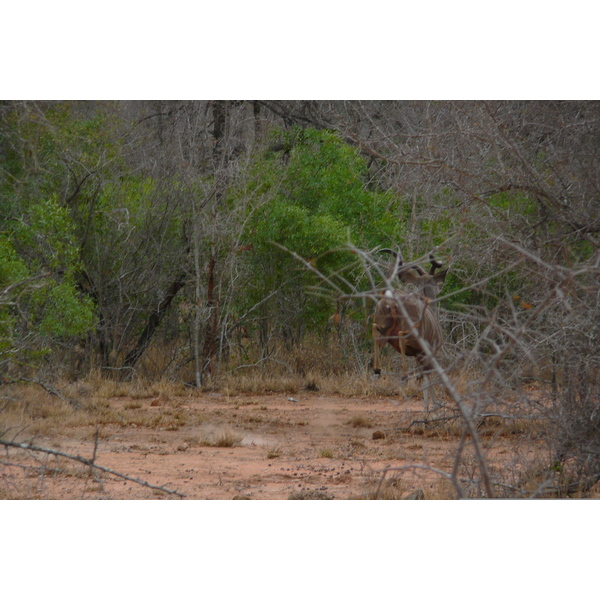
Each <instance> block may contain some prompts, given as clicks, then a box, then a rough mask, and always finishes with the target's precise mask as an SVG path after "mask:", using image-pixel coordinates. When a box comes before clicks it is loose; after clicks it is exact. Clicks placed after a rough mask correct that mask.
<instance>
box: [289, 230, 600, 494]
mask: <svg viewBox="0 0 600 600" xmlns="http://www.w3.org/2000/svg"><path fill="white" fill-rule="evenodd" d="M491 243H493V244H494V245H496V246H497V247H498V248H500V247H502V246H504V248H506V249H508V254H507V256H506V267H505V268H500V269H498V270H497V271H496V272H495V273H492V274H491V275H487V274H486V275H485V276H482V277H480V278H478V279H477V280H475V281H473V282H472V283H471V282H469V283H468V284H467V285H465V286H464V287H463V288H462V289H460V290H454V291H451V292H450V293H448V294H447V295H446V296H442V297H440V298H438V299H437V303H438V304H439V302H440V301H442V302H443V301H444V300H447V299H449V298H452V296H454V295H456V294H458V293H460V292H463V291H465V290H473V289H476V290H483V289H484V288H485V286H486V285H488V284H489V283H490V282H492V283H493V282H494V279H499V278H500V277H501V276H503V275H504V274H508V273H511V272H513V273H514V272H517V270H518V269H520V270H521V272H528V273H529V274H530V275H529V277H530V281H529V282H528V283H529V284H532V282H533V285H532V288H531V289H533V290H534V291H535V292H536V295H535V296H532V303H529V302H523V303H522V304H521V306H520V307H519V309H520V310H517V307H515V299H514V298H512V297H510V296H509V295H507V297H502V296H500V295H499V296H497V298H495V300H494V301H495V303H496V308H495V309H494V310H492V311H491V312H490V311H486V310H485V309H482V307H477V306H473V307H466V308H467V310H465V312H464V313H462V312H454V313H453V315H452V316H453V319H454V320H460V321H461V322H462V323H470V324H471V325H470V326H471V327H472V328H473V331H474V332H475V333H476V336H475V338H473V339H472V347H471V348H470V349H468V348H466V347H465V348H463V349H462V351H461V352H462V355H463V356H460V353H461V352H459V355H458V356H457V355H456V349H454V356H453V364H452V365H450V366H449V365H448V364H447V360H446V361H445V360H443V359H442V357H441V356H439V355H436V354H435V353H433V352H432V350H431V347H430V346H429V344H428V342H427V340H426V339H424V338H423V337H422V336H421V335H420V332H419V329H418V327H417V324H416V323H414V322H413V321H411V319H410V315H409V314H408V312H407V311H406V309H405V307H404V306H403V305H402V303H400V309H401V310H402V312H403V316H404V318H405V319H406V321H407V322H408V323H409V324H410V329H411V331H410V332H409V333H410V335H411V336H413V337H414V338H415V339H416V340H418V342H419V344H420V345H421V347H422V348H423V350H424V353H425V354H426V356H427V359H428V361H429V364H430V368H431V370H432V372H433V374H434V375H435V376H436V377H437V382H438V385H439V384H441V386H442V387H443V388H444V389H445V391H446V394H447V396H448V397H449V398H450V399H451V400H452V402H453V404H454V405H455V407H456V409H457V411H458V414H459V415H460V417H461V419H462V422H463V427H464V429H463V435H462V439H461V442H460V445H459V447H458V448H457V450H456V458H455V462H454V468H453V472H452V473H451V474H448V473H442V472H441V471H439V470H436V469H435V468H434V467H430V466H427V465H409V466H407V467H406V468H410V469H413V468H426V469H428V470H434V471H435V472H438V474H441V475H443V476H444V477H446V478H448V479H449V480H450V481H451V482H452V484H453V486H454V487H455V489H456V492H457V494H458V496H459V497H463V496H464V491H463V489H462V487H461V485H460V482H459V480H458V477H457V472H458V468H459V464H460V462H461V456H462V454H463V451H464V448H465V444H466V441H467V439H470V444H471V445H472V447H473V450H474V452H475V457H476V461H477V464H478V468H479V472H480V475H481V482H482V484H483V487H484V490H485V495H486V496H487V497H494V496H495V495H496V494H495V490H494V487H497V489H498V491H499V493H501V494H503V493H506V491H507V488H508V487H511V486H507V485H505V484H504V483H502V482H494V481H493V480H492V477H491V475H490V470H489V467H488V464H487V460H486V455H485V451H484V449H483V447H482V443H481V440H480V435H479V433H478V427H479V426H480V424H481V423H482V422H483V421H482V419H483V418H484V417H485V416H487V415H488V414H489V411H486V408H487V407H488V406H489V405H490V404H491V403H494V402H498V401H499V400H500V398H501V397H502V393H503V392H504V391H505V390H507V389H516V388H515V386H516V385H517V381H518V379H519V374H522V370H521V368H517V369H515V368H514V367H511V365H515V366H518V367H522V365H520V364H519V359H518V357H519V356H522V357H523V360H522V362H523V364H525V363H528V364H532V365H534V367H535V368H537V369H538V370H542V369H543V368H545V367H546V365H548V362H549V361H548V356H549V355H550V356H551V359H552V387H553V398H554V405H553V406H552V407H550V408H548V406H547V403H546V404H545V405H544V403H543V402H542V403H537V402H534V401H532V400H531V399H530V398H529V397H528V396H527V394H526V393H525V394H523V396H522V401H523V402H524V405H525V406H528V407H529V408H532V407H534V408H535V409H536V410H539V412H540V416H541V418H542V419H543V420H544V422H545V423H546V424H547V427H546V435H547V438H548V439H549V442H550V446H551V447H554V448H555V450H554V458H553V462H552V464H550V465H549V466H546V468H545V470H544V469H542V470H543V471H544V473H546V475H543V474H542V478H544V477H545V479H544V481H542V483H540V485H539V486H538V487H537V489H536V490H534V491H533V495H534V496H535V495H539V494H540V493H543V491H544V490H546V491H548V490H550V491H554V492H555V493H558V491H559V490H566V493H573V491H574V490H580V491H581V490H582V489H584V488H585V489H589V487H590V486H591V485H593V484H594V483H595V482H596V481H598V480H599V479H600V447H599V446H598V445H597V444H593V443H592V442H591V441H590V440H591V438H593V437H594V436H593V431H597V429H598V427H600V423H597V421H598V419H597V418H596V417H597V415H598V414H600V407H599V406H598V401H599V394H598V382H597V374H598V370H599V368H600V365H599V364H598V360H597V356H598V352H597V350H598V348H597V337H598V336H597V334H598V332H597V331H596V329H597V318H598V316H599V315H598V304H599V299H600V289H599V286H598V280H599V277H600V261H599V260H598V257H596V258H594V257H592V258H591V259H590V260H588V261H585V262H584V263H582V264H579V265H575V266H572V267H566V266H562V265H558V264H552V263H550V262H548V261H547V260H544V259H542V258H541V256H540V255H539V254H537V253H536V252H534V251H532V250H530V249H528V248H526V247H524V246H523V245H521V244H517V243H515V242H512V241H509V240H507V239H505V238H504V237H502V236H498V237H497V238H495V239H494V240H491ZM342 250H346V251H349V252H351V253H352V254H354V255H355V256H356V257H357V261H358V264H359V265H360V266H361V268H362V269H363V272H364V278H363V281H364V282H366V285H365V286H364V288H363V289H358V287H356V286H354V285H352V284H350V283H349V282H348V279H347V278H345V277H344V275H343V272H341V271H340V272H333V273H323V272H321V271H320V270H318V269H317V268H316V267H315V266H314V262H309V261H307V260H304V259H303V258H302V257H300V256H299V255H298V254H296V253H294V252H291V254H292V255H293V256H294V257H295V258H296V259H298V260H299V261H300V262H302V264H303V265H304V267H305V268H306V269H308V270H310V271H311V272H312V273H314V274H315V275H316V276H317V277H318V278H319V280H320V281H321V284H320V285H319V286H316V287H315V288H314V290H313V291H314V293H316V294H320V295H325V296H329V297H330V298H331V299H332V301H337V302H339V301H361V302H363V303H368V301H369V300H370V301H372V303H373V304H374V303H375V302H377V300H378V299H379V298H380V297H381V294H382V293H383V292H384V291H385V290H386V289H387V290H393V288H394V284H395V283H396V282H395V281H394V270H393V269H392V270H391V271H390V269H389V265H388V266H387V267H386V266H385V265H382V263H381V259H380V257H379V256H378V254H377V249H375V250H374V251H371V252H369V251H364V250H361V249H359V248H356V247H355V246H353V245H351V244H348V246H347V247H346V248H344V249H342ZM436 250H437V249H436ZM429 254H430V253H429V252H427V253H425V254H424V255H423V257H421V259H417V260H416V261H414V262H413V263H406V266H410V265H414V264H418V262H419V261H420V260H424V259H425V258H426V257H427V256H428V255H429ZM390 273H392V274H391V275H390ZM378 282H381V283H378ZM536 282H537V283H536ZM488 289H489V286H488ZM487 293H489V292H487ZM530 293H531V292H530ZM516 298H517V299H518V296H517V297H516ZM447 346H451V343H449V344H447ZM452 350H453V349H450V351H449V352H446V356H447V355H448V354H452ZM465 358H466V361H465ZM473 362H475V364H477V365H479V366H478V371H477V374H476V375H474V376H472V377H471V380H470V381H469V384H468V386H467V388H466V390H465V391H459V389H458V387H457V385H456V384H455V381H454V379H455V376H456V373H457V368H456V367H457V366H460V364H461V363H462V364H463V365H468V364H470V363H473ZM443 363H444V364H443ZM507 365H508V366H507ZM463 368H464V367H463ZM574 373H579V375H580V377H581V379H580V380H577V379H576V378H574V377H573V375H572V374H574ZM557 378H562V381H563V383H562V393H561V394H559V393H558V391H557V390H558V384H557ZM546 381H548V380H546ZM582 381H585V382H587V383H586V385H582ZM514 408H515V407H513V409H514ZM578 411H579V412H578ZM512 412H513V416H510V415H505V416H507V417H508V418H514V410H513V411H512ZM580 413H581V414H580ZM496 414H500V413H499V412H497V413H496ZM585 415H587V417H586V416H585ZM588 417H589V418H588ZM527 418H530V417H527ZM581 419H584V421H585V422H586V423H588V421H589V420H590V419H591V422H592V425H593V427H591V429H590V427H587V428H582V427H575V423H579V422H580V421H581ZM586 419H587V420H586ZM550 423H554V425H552V426H550V425H549V424H550ZM594 423H597V425H594ZM552 428H554V432H553V433H552V432H551V430H552ZM584 430H586V431H587V430H589V431H588V432H587V433H585V434H584V433H583V432H584ZM553 436H554V437H553ZM584 436H587V437H584ZM590 436H591V438H590V439H588V438H589V437H590ZM556 464H559V465H560V467H557V466H556ZM403 469H404V468H403ZM557 471H560V472H561V473H562V474H563V475H564V479H565V481H564V482H562V483H561V484H560V485H556V484H555V481H554V480H555V479H556V472H557ZM567 471H568V474H567ZM387 472H388V469H386V470H384V471H383V474H382V480H381V482H380V487H381V484H382V482H383V478H384V477H385V475H386V473H387ZM578 482H579V483H578ZM582 486H583V487H582ZM512 488H514V486H512ZM512 488H511V489H512ZM512 492H514V493H517V492H515V489H512ZM520 493H521V494H522V490H521V492H520Z"/></svg>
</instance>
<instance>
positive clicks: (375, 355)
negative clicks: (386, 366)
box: [372, 323, 381, 375]
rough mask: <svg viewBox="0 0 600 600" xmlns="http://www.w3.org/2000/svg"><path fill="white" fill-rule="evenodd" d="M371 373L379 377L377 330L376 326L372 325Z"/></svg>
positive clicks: (378, 336)
mask: <svg viewBox="0 0 600 600" xmlns="http://www.w3.org/2000/svg"><path fill="white" fill-rule="evenodd" d="M372 331H373V346H374V348H373V373H375V375H381V362H380V359H379V345H380V344H379V339H380V335H379V330H378V329H377V325H375V323H373V329H372Z"/></svg>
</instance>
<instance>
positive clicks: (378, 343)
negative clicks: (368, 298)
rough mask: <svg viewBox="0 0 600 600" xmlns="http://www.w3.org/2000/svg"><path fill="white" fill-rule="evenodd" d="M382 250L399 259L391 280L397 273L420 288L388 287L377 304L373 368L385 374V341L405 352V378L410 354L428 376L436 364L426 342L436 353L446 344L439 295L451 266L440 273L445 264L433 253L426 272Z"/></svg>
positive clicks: (377, 372)
mask: <svg viewBox="0 0 600 600" xmlns="http://www.w3.org/2000/svg"><path fill="white" fill-rule="evenodd" d="M381 251H382V252H388V253H389V254H392V255H393V256H394V258H395V266H394V273H392V276H391V277H390V278H389V280H390V281H391V280H392V279H393V278H395V276H396V275H397V276H398V279H399V280H400V281H401V282H402V283H404V284H412V285H413V286H414V287H415V288H416V290H415V291H412V292H408V291H401V290H394V291H392V290H390V289H388V290H387V291H386V292H385V294H384V296H383V297H382V298H381V299H380V300H379V302H378V303H377V305H376V306H375V314H374V316H373V341H374V347H375V352H374V357H373V371H374V372H375V374H377V375H379V374H380V373H381V364H380V357H379V349H380V347H382V346H385V344H390V345H391V346H392V348H394V350H396V351H397V352H399V353H400V354H401V355H402V375H403V378H404V379H406V377H407V367H406V357H407V356H414V357H416V359H417V366H418V371H419V376H420V377H421V378H422V377H427V372H428V371H430V370H431V369H432V365H431V363H430V360H429V358H428V354H427V352H426V350H425V348H424V347H423V346H424V345H423V341H424V342H426V344H427V345H428V346H429V349H430V350H431V353H433V354H435V353H436V352H437V351H438V350H439V349H440V348H441V346H442V343H443V337H442V330H441V328H440V324H439V320H438V310H437V305H436V298H437V294H438V292H439V290H440V289H441V287H442V285H443V283H444V280H445V279H446V274H447V273H448V269H443V270H441V271H439V272H437V273H436V272H435V271H436V269H440V268H441V267H442V263H440V262H438V261H437V260H435V259H434V257H433V255H432V254H430V255H429V259H430V263H431V268H430V269H429V273H426V272H425V271H424V270H423V269H422V268H421V267H419V266H418V265H410V266H404V267H403V266H402V259H401V258H400V257H399V256H398V254H397V253H396V252H394V251H393V250H389V249H384V250H381ZM423 383H424V386H423V398H424V400H425V408H426V410H427V405H428V393H427V381H424V382H423Z"/></svg>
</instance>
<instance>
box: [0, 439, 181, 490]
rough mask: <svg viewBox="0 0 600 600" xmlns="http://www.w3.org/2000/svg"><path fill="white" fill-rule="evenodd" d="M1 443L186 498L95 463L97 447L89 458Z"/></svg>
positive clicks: (58, 451) (1, 442) (0, 440)
mask: <svg viewBox="0 0 600 600" xmlns="http://www.w3.org/2000/svg"><path fill="white" fill-rule="evenodd" d="M0 444H1V445H3V446H5V447H6V448H19V449H20V450H27V451H29V452H42V453H45V454H52V455H53V456H61V457H63V458H66V459H68V460H74V461H76V462H79V463H82V464H84V465H86V466H88V467H91V468H93V469H98V470H99V471H102V472H104V473H108V474H110V475H114V476H115V477H120V478H121V479H126V480H127V481H132V482H133V483H137V484H138V485H141V486H143V487H147V488H151V489H153V490H159V491H161V492H165V493H166V494H173V495H176V496H179V497H180V498H185V494H182V493H181V492H178V491H176V490H170V489H168V488H166V487H163V486H160V485H152V484H151V483H148V482H147V481H143V480H142V479H136V478H135V477H130V476H129V475H124V474H123V473H119V472H117V471H113V470H112V469H109V468H108V467H102V466H100V465H97V464H95V463H94V460H95V458H96V448H94V457H93V458H91V459H89V458H83V456H75V455H73V454H68V453H67V452H61V451H60V450H53V449H52V448H42V447H41V446H34V445H33V444H20V443H18V442H9V441H8V440H2V439H0Z"/></svg>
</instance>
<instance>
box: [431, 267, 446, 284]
mask: <svg viewBox="0 0 600 600" xmlns="http://www.w3.org/2000/svg"><path fill="white" fill-rule="evenodd" d="M447 274H448V269H447V268H446V269H444V270H443V271H440V272H439V273H436V274H435V275H434V276H433V278H434V279H435V281H437V282H438V283H443V282H444V280H445V279H446V275H447Z"/></svg>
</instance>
